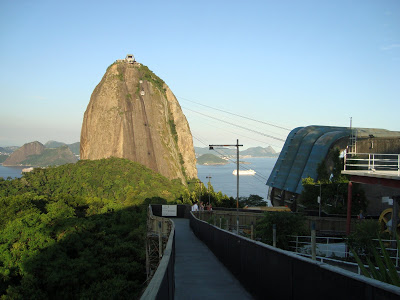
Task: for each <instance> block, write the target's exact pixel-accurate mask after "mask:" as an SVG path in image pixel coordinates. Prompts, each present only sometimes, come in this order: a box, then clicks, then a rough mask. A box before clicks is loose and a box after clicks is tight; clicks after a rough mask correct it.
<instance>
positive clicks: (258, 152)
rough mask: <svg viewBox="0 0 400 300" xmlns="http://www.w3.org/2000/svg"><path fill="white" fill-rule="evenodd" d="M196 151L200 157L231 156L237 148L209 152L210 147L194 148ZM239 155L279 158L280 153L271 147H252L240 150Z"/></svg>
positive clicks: (216, 149) (217, 149)
mask: <svg viewBox="0 0 400 300" xmlns="http://www.w3.org/2000/svg"><path fill="white" fill-rule="evenodd" d="M194 151H195V152H196V155H198V156H200V155H203V154H209V153H212V154H214V155H216V156H231V155H236V149H235V148H226V147H224V148H222V147H221V148H215V149H214V150H209V147H194ZM239 155H240V156H251V157H278V156H279V152H276V151H275V150H274V148H272V147H271V146H268V147H260V146H257V147H250V148H248V149H246V150H242V151H241V150H240V149H239Z"/></svg>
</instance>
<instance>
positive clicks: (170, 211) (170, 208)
mask: <svg viewBox="0 0 400 300" xmlns="http://www.w3.org/2000/svg"><path fill="white" fill-rule="evenodd" d="M177 207H178V206H177V205H163V206H162V212H161V216H163V217H176V216H177V213H176V212H177Z"/></svg>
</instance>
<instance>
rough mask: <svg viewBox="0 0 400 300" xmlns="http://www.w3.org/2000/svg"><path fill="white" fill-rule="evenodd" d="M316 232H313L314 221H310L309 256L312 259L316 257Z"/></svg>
mask: <svg viewBox="0 0 400 300" xmlns="http://www.w3.org/2000/svg"><path fill="white" fill-rule="evenodd" d="M316 239H317V238H316V233H315V221H312V223H311V256H312V260H316V259H317V243H316Z"/></svg>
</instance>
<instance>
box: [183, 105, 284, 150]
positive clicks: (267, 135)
mask: <svg viewBox="0 0 400 300" xmlns="http://www.w3.org/2000/svg"><path fill="white" fill-rule="evenodd" d="M182 107H183V106H182ZM183 108H184V109H187V110H190V111H192V112H195V113H197V114H200V115H203V116H206V117H208V118H211V119H215V120H218V121H220V122H224V123H226V124H229V125H232V126H236V127H239V128H242V129H244V130H248V131H251V132H253V133H257V134H260V135H262V136H265V137H269V138H271V139H275V140H278V141H281V142H285V141H286V140H284V139H281V138H278V137H275V136H272V135H269V134H265V133H263V132H259V131H256V130H253V129H250V128H246V127H244V126H240V125H237V124H234V123H231V122H228V121H224V120H221V119H218V118H215V117H212V116H209V115H206V114H203V113H201V112H198V111H195V110H192V109H189V108H187V107H183Z"/></svg>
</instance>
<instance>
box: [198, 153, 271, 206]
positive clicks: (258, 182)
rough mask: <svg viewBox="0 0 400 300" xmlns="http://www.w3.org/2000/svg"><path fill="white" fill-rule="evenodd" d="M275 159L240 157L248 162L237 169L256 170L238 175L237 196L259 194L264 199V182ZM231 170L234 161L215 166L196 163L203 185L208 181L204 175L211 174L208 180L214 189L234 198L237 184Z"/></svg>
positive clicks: (234, 167)
mask: <svg viewBox="0 0 400 300" xmlns="http://www.w3.org/2000/svg"><path fill="white" fill-rule="evenodd" d="M276 160H277V158H269V157H265V158H264V157H253V158H241V159H240V161H245V162H248V163H249V164H241V165H240V167H239V169H240V170H246V169H247V170H248V169H252V170H254V171H256V174H255V175H241V176H239V196H240V197H248V196H249V195H250V194H253V195H259V196H261V197H263V198H264V200H266V199H267V194H268V186H267V185H266V182H267V180H268V177H269V175H270V174H271V172H272V169H273V168H274V166H275V162H276ZM233 170H236V163H229V164H227V165H216V166H202V165H197V175H198V177H199V179H200V180H201V181H202V182H203V183H204V185H205V186H207V182H208V178H206V177H207V176H211V179H210V182H211V185H212V186H213V188H214V191H216V192H217V191H221V192H222V193H223V194H226V195H227V196H229V197H234V198H236V194H237V190H236V187H237V184H236V176H235V175H233V174H232V172H233Z"/></svg>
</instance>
